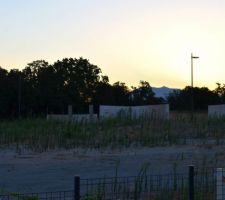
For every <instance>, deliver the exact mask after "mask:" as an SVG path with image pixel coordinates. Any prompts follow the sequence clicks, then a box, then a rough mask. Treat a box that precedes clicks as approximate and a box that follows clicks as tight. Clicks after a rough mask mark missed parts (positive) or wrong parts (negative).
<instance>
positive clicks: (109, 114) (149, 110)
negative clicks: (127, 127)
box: [99, 104, 169, 119]
mask: <svg viewBox="0 0 225 200" xmlns="http://www.w3.org/2000/svg"><path fill="white" fill-rule="evenodd" d="M120 115H124V116H126V115H127V116H132V117H133V118H138V117H140V116H150V117H156V118H163V119H169V104H161V105H147V106H106V105H101V106H100V108H99V117H100V119H105V118H114V117H117V116H120Z"/></svg>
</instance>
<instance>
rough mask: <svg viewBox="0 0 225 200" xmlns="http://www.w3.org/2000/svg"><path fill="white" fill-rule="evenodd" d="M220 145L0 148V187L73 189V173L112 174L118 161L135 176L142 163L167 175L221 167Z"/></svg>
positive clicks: (123, 172) (222, 151)
mask: <svg viewBox="0 0 225 200" xmlns="http://www.w3.org/2000/svg"><path fill="white" fill-rule="evenodd" d="M224 155H225V147H224V146H205V147H200V146H172V147H155V148H140V149H126V150H123V151H118V150H117V151H108V152H98V151H84V150H68V151H65V150H55V151H49V152H45V153H31V152H22V153H20V154H18V153H15V151H14V150H9V149H2V150H0V189H3V190H7V191H13V192H19V193H25V192H29V193H30V192H48V191H61V190H70V189H73V177H74V175H80V176H81V178H100V177H104V176H110V177H111V176H114V175H115V171H116V162H117V161H119V162H120V164H119V176H129V175H130V176H133V175H137V174H138V171H139V170H140V168H141V166H143V164H144V163H148V164H149V173H154V174H157V173H159V174H167V173H170V172H172V171H173V169H174V166H175V165H176V166H177V170H178V171H179V172H186V170H187V166H188V165H190V164H194V165H199V166H201V165H203V164H204V165H207V166H216V165H217V166H220V167H223V166H225V156H224Z"/></svg>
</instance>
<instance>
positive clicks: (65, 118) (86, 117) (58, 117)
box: [47, 114, 98, 122]
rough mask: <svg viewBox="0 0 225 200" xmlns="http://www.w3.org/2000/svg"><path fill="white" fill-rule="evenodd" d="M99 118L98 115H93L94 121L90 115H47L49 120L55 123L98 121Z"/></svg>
mask: <svg viewBox="0 0 225 200" xmlns="http://www.w3.org/2000/svg"><path fill="white" fill-rule="evenodd" d="M70 118H71V119H70ZM97 118H98V117H97V115H96V114H93V115H92V119H91V115H90V114H76V115H72V116H71V117H70V115H47V120H55V121H72V122H89V121H90V120H91V121H97Z"/></svg>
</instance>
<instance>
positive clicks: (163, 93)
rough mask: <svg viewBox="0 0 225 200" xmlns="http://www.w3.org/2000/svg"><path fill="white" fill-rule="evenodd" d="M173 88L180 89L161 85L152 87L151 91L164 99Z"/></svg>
mask: <svg viewBox="0 0 225 200" xmlns="http://www.w3.org/2000/svg"><path fill="white" fill-rule="evenodd" d="M174 90H180V89H177V88H168V87H166V86H163V87H152V91H153V92H154V93H155V96H156V97H162V98H164V99H166V97H167V96H168V95H169V93H171V92H173V91H174Z"/></svg>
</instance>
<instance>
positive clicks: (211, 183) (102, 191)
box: [0, 166, 225, 200]
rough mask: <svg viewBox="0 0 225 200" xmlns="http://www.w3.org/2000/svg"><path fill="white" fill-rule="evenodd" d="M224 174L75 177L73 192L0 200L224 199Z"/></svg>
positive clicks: (1, 199)
mask: <svg viewBox="0 0 225 200" xmlns="http://www.w3.org/2000/svg"><path fill="white" fill-rule="evenodd" d="M224 172H225V171H224V170H223V169H217V170H212V169H210V170H209V169H201V170H199V169H197V170H195V169H194V167H193V166H190V167H189V173H186V174H177V173H173V174H167V175H146V174H145V173H142V174H140V175H139V176H130V177H112V178H97V179H81V178H80V177H79V176H76V177H75V178H74V189H73V190H69V191H60V192H46V193H31V194H15V193H14V194H13V193H8V194H4V195H3V194H2V195H1V194H0V200H53V199H55V200H128V199H129V200H142V199H143V200H170V199H171V200H225V187H224V186H225V185H224V181H225V178H224V177H225V176H224V174H225V173H224Z"/></svg>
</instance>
